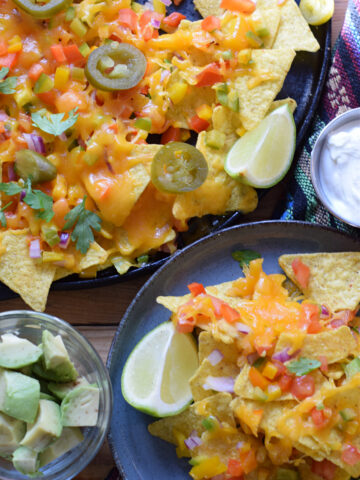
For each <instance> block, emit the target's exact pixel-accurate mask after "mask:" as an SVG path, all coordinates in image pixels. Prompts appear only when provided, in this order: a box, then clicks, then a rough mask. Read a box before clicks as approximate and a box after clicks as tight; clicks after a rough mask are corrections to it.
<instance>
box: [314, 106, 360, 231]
mask: <svg viewBox="0 0 360 480" xmlns="http://www.w3.org/2000/svg"><path fill="white" fill-rule="evenodd" d="M311 180H312V183H313V185H314V188H315V191H316V193H317V195H318V197H319V199H320V200H321V202H322V203H323V204H324V206H325V207H326V208H327V209H328V210H329V211H330V212H331V213H332V214H333V215H335V216H336V217H337V218H339V219H340V220H342V221H344V222H346V223H348V224H349V225H352V226H354V227H360V108H355V109H353V110H348V111H347V112H345V113H343V114H341V115H339V116H338V117H336V118H334V120H332V121H331V122H330V123H329V124H328V125H327V126H326V127H325V128H324V130H323V131H322V132H321V134H320V135H319V137H318V139H317V141H316V143H315V145H314V148H313V151H312V154H311Z"/></svg>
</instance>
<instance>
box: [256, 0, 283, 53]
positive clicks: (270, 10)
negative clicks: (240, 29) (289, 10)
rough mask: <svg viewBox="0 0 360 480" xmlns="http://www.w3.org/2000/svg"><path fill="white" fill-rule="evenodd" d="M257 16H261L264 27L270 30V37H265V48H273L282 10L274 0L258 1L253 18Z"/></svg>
mask: <svg viewBox="0 0 360 480" xmlns="http://www.w3.org/2000/svg"><path fill="white" fill-rule="evenodd" d="M256 14H260V16H261V17H262V20H263V23H264V25H265V26H266V28H267V29H268V30H269V35H266V37H263V41H264V47H265V48H272V46H273V44H274V42H275V39H276V35H277V33H278V30H279V26H280V19H281V10H280V8H279V5H278V4H277V2H276V1H273V0H257V2H256V10H255V12H254V14H253V16H255V15H256Z"/></svg>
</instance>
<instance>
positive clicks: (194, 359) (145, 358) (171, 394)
mask: <svg viewBox="0 0 360 480" xmlns="http://www.w3.org/2000/svg"><path fill="white" fill-rule="evenodd" d="M198 366H199V360H198V354H197V347H196V343H195V340H194V337H193V336H192V335H190V334H184V333H178V332H177V331H176V330H175V328H174V326H173V324H172V323H171V322H165V323H162V324H161V325H159V326H158V327H156V328H154V330H151V332H149V333H148V334H147V335H146V336H145V337H144V338H143V339H141V340H140V342H139V343H138V344H137V345H136V347H135V348H134V350H133V351H132V352H131V354H130V356H129V358H128V359H127V361H126V364H125V367H124V370H123V373H122V377H121V389H122V394H123V396H124V398H125V400H126V401H127V402H128V403H130V405H132V406H133V407H135V408H137V409H138V410H141V411H143V412H145V413H149V414H150V415H153V416H155V417H166V416H170V415H176V414H177V413H180V412H181V411H182V410H184V409H185V408H186V407H187V406H188V405H189V403H190V402H191V401H192V394H191V390H190V386H189V379H190V378H191V377H192V376H193V374H194V373H195V370H196V369H197V368H198Z"/></svg>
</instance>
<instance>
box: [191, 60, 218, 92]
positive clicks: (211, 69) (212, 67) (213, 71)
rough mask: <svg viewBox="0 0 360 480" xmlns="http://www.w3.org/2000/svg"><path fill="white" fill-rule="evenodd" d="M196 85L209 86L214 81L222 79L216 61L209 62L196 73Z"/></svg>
mask: <svg viewBox="0 0 360 480" xmlns="http://www.w3.org/2000/svg"><path fill="white" fill-rule="evenodd" d="M196 80H197V83H196V86H197V87H211V86H212V85H214V84H215V83H219V82H222V81H223V75H222V73H221V71H220V67H219V66H218V65H217V64H216V63H210V64H209V65H208V66H207V67H205V68H204V69H203V70H202V71H201V72H200V73H199V74H198V75H196Z"/></svg>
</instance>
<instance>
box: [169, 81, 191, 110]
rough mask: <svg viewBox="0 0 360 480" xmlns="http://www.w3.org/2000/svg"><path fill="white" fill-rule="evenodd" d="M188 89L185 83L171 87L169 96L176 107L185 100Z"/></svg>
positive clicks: (178, 83) (177, 83)
mask: <svg viewBox="0 0 360 480" xmlns="http://www.w3.org/2000/svg"><path fill="white" fill-rule="evenodd" d="M187 89H188V85H187V83H185V82H176V83H174V84H173V85H170V87H169V89H168V94H169V97H170V100H171V101H172V102H173V104H174V105H177V104H178V103H180V102H181V101H182V100H183V99H184V98H185V95H186V92H187Z"/></svg>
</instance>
